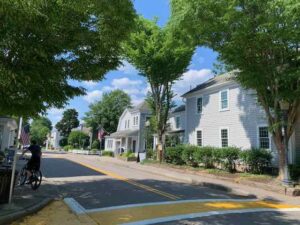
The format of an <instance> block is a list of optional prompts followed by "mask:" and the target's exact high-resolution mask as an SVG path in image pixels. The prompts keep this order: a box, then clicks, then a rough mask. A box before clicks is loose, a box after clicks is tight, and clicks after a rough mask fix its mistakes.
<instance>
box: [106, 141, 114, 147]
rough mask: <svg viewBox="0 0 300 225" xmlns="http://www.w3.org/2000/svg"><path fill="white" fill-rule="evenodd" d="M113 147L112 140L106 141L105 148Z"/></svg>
mask: <svg viewBox="0 0 300 225" xmlns="http://www.w3.org/2000/svg"><path fill="white" fill-rule="evenodd" d="M112 147H113V140H107V148H108V149H112Z"/></svg>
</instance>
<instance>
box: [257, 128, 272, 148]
mask: <svg viewBox="0 0 300 225" xmlns="http://www.w3.org/2000/svg"><path fill="white" fill-rule="evenodd" d="M261 127H267V128H269V125H268V124H259V125H258V126H257V129H256V130H257V135H256V137H257V138H256V146H257V148H260V141H259V140H260V137H259V128H261ZM268 133H269V148H266V149H267V150H271V149H272V133H270V131H269V130H268Z"/></svg>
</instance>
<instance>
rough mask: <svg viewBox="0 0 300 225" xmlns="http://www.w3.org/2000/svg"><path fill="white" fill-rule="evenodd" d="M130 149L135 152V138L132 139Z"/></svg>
mask: <svg viewBox="0 0 300 225" xmlns="http://www.w3.org/2000/svg"><path fill="white" fill-rule="evenodd" d="M132 151H133V152H135V151H136V140H133V141H132Z"/></svg>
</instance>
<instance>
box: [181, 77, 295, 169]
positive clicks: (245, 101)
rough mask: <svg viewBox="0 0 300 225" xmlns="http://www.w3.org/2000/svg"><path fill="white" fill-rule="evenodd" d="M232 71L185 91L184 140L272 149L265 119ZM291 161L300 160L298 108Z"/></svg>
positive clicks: (252, 92)
mask: <svg viewBox="0 0 300 225" xmlns="http://www.w3.org/2000/svg"><path fill="white" fill-rule="evenodd" d="M232 78H233V74H232V73H227V74H224V75H220V76H216V77H214V78H212V79H210V80H208V81H206V82H204V83H202V84H200V85H198V86H196V87H195V88H194V89H192V90H190V91H188V92H187V93H185V94H184V95H183V96H182V97H183V98H184V99H185V127H184V130H185V143H189V144H193V145H199V146H208V145H209V146H218V147H226V146H237V147H240V148H242V149H248V148H266V149H270V150H272V152H273V153H274V156H275V158H274V159H275V161H274V162H275V163H276V162H277V154H276V152H277V151H276V147H275V144H274V143H273V140H272V138H271V134H270V133H269V131H268V122H267V119H266V115H265V112H264V110H263V109H262V107H261V106H260V105H259V103H258V102H257V99H256V95H255V92H254V91H253V90H246V89H244V88H243V87H241V85H240V84H239V83H237V82H236V81H235V80H234V79H232ZM289 147H290V148H289V149H290V150H291V151H289V152H290V155H289V161H290V163H296V162H297V163H300V110H299V117H298V121H297V125H296V129H295V132H294V134H293V136H292V137H291V139H290V143H289Z"/></svg>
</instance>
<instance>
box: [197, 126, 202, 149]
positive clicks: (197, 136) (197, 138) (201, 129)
mask: <svg viewBox="0 0 300 225" xmlns="http://www.w3.org/2000/svg"><path fill="white" fill-rule="evenodd" d="M198 131H201V144H202V145H201V146H199V145H198V135H197V134H198ZM196 145H197V146H199V147H203V146H204V144H203V130H202V129H197V130H196Z"/></svg>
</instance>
